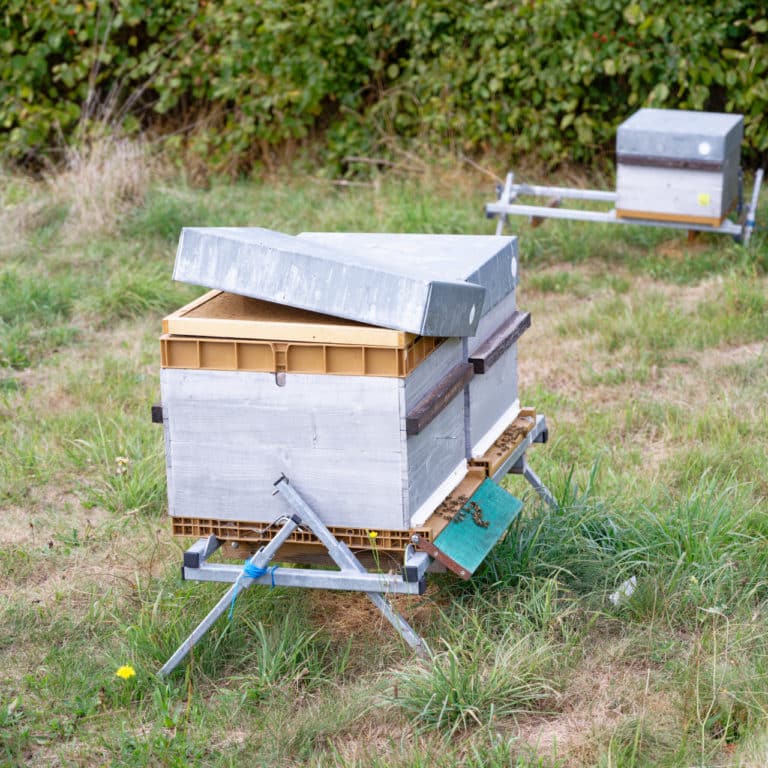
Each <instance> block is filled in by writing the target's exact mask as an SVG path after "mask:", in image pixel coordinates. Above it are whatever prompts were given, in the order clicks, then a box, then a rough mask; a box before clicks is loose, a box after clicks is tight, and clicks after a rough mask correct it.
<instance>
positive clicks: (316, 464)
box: [169, 417, 407, 530]
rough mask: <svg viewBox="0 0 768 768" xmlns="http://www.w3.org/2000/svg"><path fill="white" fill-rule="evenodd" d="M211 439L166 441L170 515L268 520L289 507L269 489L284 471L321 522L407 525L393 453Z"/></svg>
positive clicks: (398, 459) (397, 461)
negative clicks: (170, 484)
mask: <svg viewBox="0 0 768 768" xmlns="http://www.w3.org/2000/svg"><path fill="white" fill-rule="evenodd" d="M171 418H172V417H171ZM222 427H223V428H225V425H222ZM217 443H218V444H217V445H216V446H215V448H212V447H211V446H210V445H209V444H208V443H207V442H206V439H205V436H201V438H200V439H199V440H198V441H196V442H194V443H180V442H173V441H171V444H170V450H171V454H172V472H173V477H174V483H173V489H174V490H173V494H172V497H171V498H170V499H169V509H170V513H171V515H174V516H182V517H208V518H214V519H222V520H263V521H272V520H274V519H275V518H276V517H278V516H280V515H285V514H288V513H289V511H290V510H289V508H288V507H287V506H286V504H285V502H284V501H283V500H282V499H281V498H280V497H279V496H273V495H272V491H273V487H272V485H273V483H274V482H275V480H277V479H278V478H279V477H280V475H281V474H282V473H285V474H286V475H287V476H289V477H290V478H291V482H292V483H295V485H296V487H297V489H298V490H299V491H300V492H301V493H302V495H304V497H305V498H306V500H307V501H308V503H309V504H311V505H312V506H313V508H314V509H315V511H316V512H317V513H318V515H319V516H320V517H321V519H322V520H323V521H324V522H325V523H327V524H328V525H336V526H339V525H349V526H353V527H370V528H373V529H376V528H391V529H394V530H397V529H402V528H405V527H407V526H406V525H405V523H404V517H403V509H402V492H401V490H402V489H401V474H400V467H401V456H400V455H399V454H394V453H390V454H387V453H375V452H369V453H354V452H352V453H342V452H339V451H330V450H320V449H314V450H308V451H302V450H299V449H290V448H288V447H286V446H280V447H277V448H273V447H272V446H269V445H266V444H265V443H264V442H256V441H254V442H252V443H251V444H250V445H249V446H246V449H245V450H244V449H243V447H242V446H240V445H233V446H229V447H227V446H224V445H222V441H221V440H219V441H217ZM169 471H171V470H169Z"/></svg>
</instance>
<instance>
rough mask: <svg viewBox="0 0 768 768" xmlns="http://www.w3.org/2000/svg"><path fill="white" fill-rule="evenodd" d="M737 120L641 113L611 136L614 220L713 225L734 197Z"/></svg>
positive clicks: (739, 132) (706, 114)
mask: <svg viewBox="0 0 768 768" xmlns="http://www.w3.org/2000/svg"><path fill="white" fill-rule="evenodd" d="M743 125H744V120H743V117H742V116H741V115H732V114H724V113H713V112H694V111H686V110H667V109H641V110H639V111H638V112H636V113H635V114H634V115H632V117H630V118H629V119H628V120H625V121H624V122H623V123H622V124H621V125H620V126H619V128H618V131H617V135H616V160H617V168H616V195H617V200H616V211H617V214H618V215H619V216H624V217H630V218H632V217H634V218H648V219H653V218H656V219H666V220H670V221H681V222H689V223H701V224H710V225H712V226H718V225H719V224H720V223H721V222H722V220H723V218H724V217H725V216H726V215H727V213H728V212H729V211H730V209H731V208H732V207H733V206H734V204H735V203H736V200H737V196H738V187H739V168H740V147H741V140H742V136H743Z"/></svg>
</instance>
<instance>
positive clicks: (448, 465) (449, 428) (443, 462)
mask: <svg viewBox="0 0 768 768" xmlns="http://www.w3.org/2000/svg"><path fill="white" fill-rule="evenodd" d="M406 450H407V462H408V506H409V510H410V519H414V518H415V517H416V516H418V513H419V512H420V511H422V507H423V506H424V505H425V504H426V503H427V502H428V501H431V504H432V508H431V509H429V514H431V513H432V512H433V511H434V509H435V508H436V507H437V506H438V505H439V504H440V503H441V502H442V501H443V499H442V498H439V499H435V500H432V497H433V494H434V493H435V491H436V490H437V489H438V488H439V487H440V486H441V485H442V484H443V482H444V481H445V480H446V479H447V478H449V477H453V476H454V474H455V472H456V469H457V467H459V466H462V464H463V462H464V461H465V459H466V456H465V444H464V396H463V393H461V392H460V393H459V394H458V395H457V396H456V397H454V399H453V400H452V401H451V402H450V403H449V404H448V406H447V407H446V408H445V409H444V410H443V411H442V412H441V413H440V414H438V415H437V416H436V417H435V419H434V420H433V421H432V422H431V423H430V424H429V425H427V427H426V428H425V429H424V431H423V432H420V433H419V434H418V435H410V436H409V437H408V439H407V442H406ZM460 480H461V477H457V478H455V484H458V482H459V481H460ZM452 490H453V488H452V487H451V488H448V489H447V490H446V491H445V493H446V495H447V494H448V493H450V491H452ZM425 519H426V518H425ZM422 522H423V521H422Z"/></svg>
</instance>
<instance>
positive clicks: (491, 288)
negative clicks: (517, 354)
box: [173, 227, 517, 336]
mask: <svg viewBox="0 0 768 768" xmlns="http://www.w3.org/2000/svg"><path fill="white" fill-rule="evenodd" d="M516 256H517V253H516V238H514V237H484V236H462V235H379V234H355V235H343V234H339V235H337V234H334V233H305V234H303V235H301V236H299V237H293V236H290V235H285V234H282V233H280V232H273V231H271V230H268V229H262V228H258V227H242V228H239V227H187V228H184V229H183V230H182V233H181V238H180V240H179V246H178V250H177V253H176V265H175V267H174V272H173V277H174V279H176V280H181V281H183V282H187V283H192V284H195V285H204V286H206V287H208V288H218V289H220V290H225V291H231V292H232V293H239V294H241V295H243V296H252V297H254V298H258V299H265V300H267V301H273V302H278V303H281V304H285V305H287V306H291V307H298V308H300V309H308V310H312V311H315V312H322V313H324V314H328V315H335V316H336V317H343V318H348V319H350V320H357V321H359V322H363V323H369V324H371V325H378V326H382V327H385V328H393V329H396V330H403V331H408V332H410V333H418V334H421V335H424V336H472V335H473V334H474V332H475V329H476V328H477V324H478V322H479V320H480V316H481V315H482V313H483V310H484V304H485V303H486V288H487V289H488V291H487V293H488V295H489V301H488V302H487V306H486V307H485V309H486V310H487V309H488V308H490V307H491V306H493V305H494V304H495V303H497V302H498V301H499V300H500V299H501V298H503V296H504V295H506V293H509V291H511V290H512V289H513V288H514V285H515V280H516V270H517V258H516Z"/></svg>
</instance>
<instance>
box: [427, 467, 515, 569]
mask: <svg viewBox="0 0 768 768" xmlns="http://www.w3.org/2000/svg"><path fill="white" fill-rule="evenodd" d="M522 508H523V502H522V501H520V499H516V498H515V497H514V496H513V495H512V494H511V493H507V492H506V491H505V490H504V489H503V488H500V487H499V486H498V485H496V483H494V482H493V480H484V481H483V484H482V485H481V486H480V487H479V488H478V489H477V490H476V491H475V492H474V493H473V494H472V498H471V499H470V500H469V501H468V502H467V503H466V504H465V505H464V506H463V507H462V508H461V509H460V510H459V511H458V512H457V513H456V516H455V517H454V518H453V520H451V522H450V523H448V525H447V526H446V527H445V528H444V529H443V531H442V532H441V533H440V535H439V536H438V537H437V538H436V539H435V541H434V545H435V546H436V547H437V548H438V549H439V550H440V551H441V552H442V553H443V554H445V555H448V557H450V558H451V559H452V560H455V561H456V562H457V563H458V564H459V565H460V566H462V568H466V570H468V571H469V572H470V573H474V572H475V571H476V570H477V568H478V567H479V565H480V563H482V562H483V560H485V558H486V556H487V555H488V553H489V552H490V551H491V550H492V549H493V548H494V546H495V545H496V544H497V543H498V541H499V540H500V539H501V537H502V536H503V535H504V532H505V531H506V530H507V528H509V525H510V523H511V522H512V521H513V520H514V519H515V518H516V517H517V516H518V514H519V513H520V510H521V509H522ZM486 523H487V526H486Z"/></svg>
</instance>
